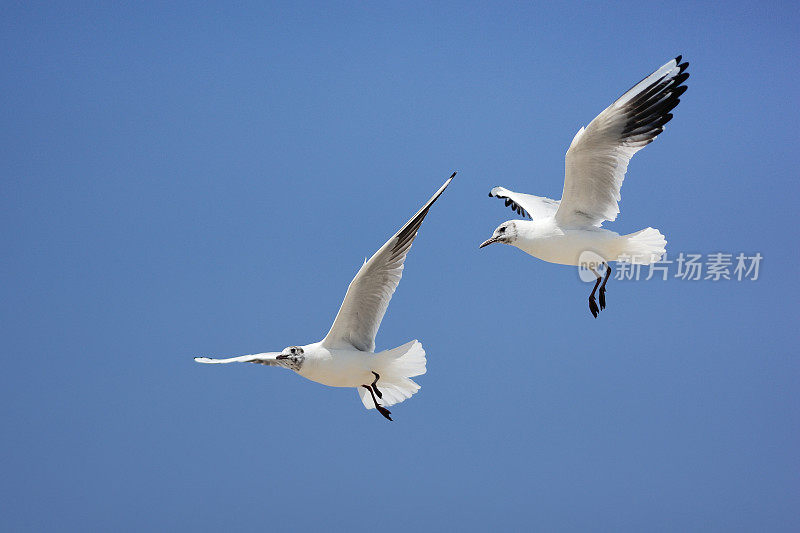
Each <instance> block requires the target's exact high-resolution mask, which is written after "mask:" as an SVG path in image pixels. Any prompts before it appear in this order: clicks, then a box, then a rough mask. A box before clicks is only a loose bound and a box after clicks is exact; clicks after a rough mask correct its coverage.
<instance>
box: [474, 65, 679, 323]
mask: <svg viewBox="0 0 800 533" xmlns="http://www.w3.org/2000/svg"><path fill="white" fill-rule="evenodd" d="M688 66H689V63H681V56H678V57H676V58H675V59H673V60H671V61H668V62H667V63H665V64H664V65H662V66H661V67H660V68H658V69H657V70H656V71H655V72H653V73H652V74H650V75H649V76H647V77H645V78H644V79H643V80H642V81H640V82H639V83H637V84H636V85H634V86H633V87H632V88H631V89H629V90H628V91H627V92H625V93H624V94H623V95H622V96H621V97H619V98H618V99H617V100H616V101H615V102H614V103H613V104H611V105H610V106H609V107H607V108H606V109H605V110H604V111H603V112H602V113H600V114H599V115H598V116H597V117H596V118H595V119H594V120H592V121H591V122H590V123H589V125H588V126H586V127H585V128H581V129H580V130H579V131H578V133H577V134H575V137H574V138H573V139H572V143H570V146H569V149H568V150H567V154H566V158H565V176H564V190H563V192H562V195H561V200H552V199H550V198H545V197H541V196H534V195H531V194H523V193H518V192H514V191H510V190H508V189H505V188H503V187H495V188H493V189H492V190H491V191H490V192H489V196H492V197H497V198H501V199H503V200H505V204H506V206H510V207H511V209H512V210H514V211H515V212H516V213H518V214H519V215H522V216H524V217H528V218H529V219H530V220H509V221H506V222H504V223H503V224H501V225H500V226H498V227H497V229H496V230H495V231H494V233H493V234H492V236H491V237H490V238H489V239H487V240H486V241H484V242H483V243H482V244H481V246H480V247H481V248H483V247H485V246H488V245H489V244H492V243H503V244H508V245H511V246H514V247H516V248H519V249H520V250H522V251H523V252H525V253H527V254H530V255H532V256H534V257H537V258H539V259H542V260H544V261H547V262H550V263H557V264H560V265H573V266H587V265H586V264H585V261H586V257H587V256H586V255H584V254H585V253H586V252H592V254H596V255H590V256H589V257H592V258H594V257H598V256H599V261H598V264H597V265H591V264H590V265H588V266H589V268H590V269H591V270H592V271H593V272H594V274H595V276H596V278H597V280H596V282H595V286H594V288H593V289H592V293H591V294H590V296H589V310H590V311H591V313H592V315H594V316H595V317H597V315H598V313H599V311H600V309H604V308H605V291H606V283H607V282H608V277H609V275H610V273H611V266H610V265H609V262H611V261H627V262H630V263H633V264H642V265H647V264H650V263H654V262H656V261H658V260H659V259H660V258H661V256H662V255H663V254H664V253H666V244H667V241H666V239H665V238H664V235H662V234H661V232H660V231H658V230H657V229H653V228H650V227H648V228H645V229H643V230H640V231H637V232H635V233H631V234H628V235H620V234H618V233H616V232H614V231H611V230H608V229H605V228H601V227H600V226H601V225H602V224H603V222H605V221H613V220H615V219H616V218H617V214H619V205H618V202H619V201H620V189H621V187H622V181H623V180H624V178H625V172H626V171H627V169H628V163H629V161H630V160H631V158H632V157H633V155H634V154H635V153H636V152H638V151H639V150H641V149H642V148H644V147H645V146H646V145H648V144H649V143H651V142H652V141H653V140H655V138H656V137H657V136H658V135H659V134H660V133H661V132H662V131H663V130H664V125H665V124H666V123H667V122H669V121H670V120H671V119H672V114H671V113H670V111H671V110H672V109H674V108H675V106H677V105H678V103H679V102H680V96H681V95H682V94H683V93H684V92H685V91H686V86H685V85H683V83H684V81H686V79H687V78H688V77H689V74H688V73H687V72H685V71H686V68H687V67H688ZM603 265H604V268H605V278H604V279H603V278H602V276H601V272H599V271H598V268H600V267H602V266H603ZM601 280H602V286H601V287H600V306H599V308H598V306H597V303H596V301H595V292H596V291H597V288H598V286H599V285H600V282H601Z"/></svg>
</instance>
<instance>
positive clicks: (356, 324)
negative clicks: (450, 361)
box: [195, 172, 456, 420]
mask: <svg viewBox="0 0 800 533" xmlns="http://www.w3.org/2000/svg"><path fill="white" fill-rule="evenodd" d="M455 175H456V174H455V172H454V173H453V175H452V176H450V178H449V179H448V180H447V181H445V183H444V185H442V186H441V187H440V188H439V190H438V191H436V193H435V194H434V195H433V196H432V197H431V198H430V199H429V200H428V202H427V203H426V204H425V205H423V206H422V208H421V209H420V210H419V211H417V213H416V214H415V215H414V216H413V217H412V218H411V219H410V220H409V221H408V222H407V223H406V224H405V225H404V226H403V227H402V228H401V229H400V230H399V231H398V232H397V233H396V234H394V235H393V236H392V237H391V238H390V239H389V240H388V241H387V242H386V243H385V244H384V245H383V246H382V247H381V248H380V249H379V250H378V251H377V252H375V254H374V255H373V256H372V257H371V258H370V259H369V260H368V261H364V264H363V265H362V267H361V269H360V270H359V271H358V273H357V274H356V276H355V278H353V281H352V282H350V286H349V287H348V289H347V294H345V297H344V301H343V302H342V305H341V307H340V309H339V313H338V314H337V315H336V319H335V320H334V322H333V325H332V326H331V329H330V331H329V332H328V334H327V335H326V336H325V338H324V339H322V340H321V341H319V342H314V343H311V344H305V345H300V346H289V347H287V348H285V349H284V350H283V351H281V352H264V353H258V354H253V355H242V356H238V357H230V358H226V359H212V358H208V357H195V361H197V362H198V363H209V364H219V363H237V362H242V363H257V364H261V365H266V366H277V367H283V368H288V369H290V370H293V371H295V372H297V373H298V374H300V375H301V376H303V377H304V378H306V379H309V380H311V381H315V382H317V383H321V384H323V385H328V386H330V387H354V388H357V389H358V392H359V395H360V397H361V401H362V403H363V404H364V407H366V408H367V409H373V408H375V409H378V411H379V412H380V413H381V414H382V415H383V416H384V417H386V418H387V419H389V420H391V417H390V416H389V415H390V414H391V413H390V411H389V410H388V409H386V406H390V405H394V404H396V403H399V402H402V401H403V400H405V399H407V398H410V397H411V396H412V395H413V394H414V393H416V392H417V391H418V390H419V388H420V387H419V385H417V383H415V382H414V381H413V380H412V379H411V378H412V377H415V376H419V375H422V374H424V373H425V371H426V368H425V365H426V359H425V350H423V348H422V344H420V343H419V341H416V340H413V341H411V342H407V343H406V344H403V345H402V346H398V347H397V348H393V349H391V350H384V351H382V352H377V353H376V352H375V335H376V334H377V332H378V328H379V326H380V323H381V321H382V320H383V315H384V314H385V313H386V308H387V307H388V305H389V301H390V300H391V298H392V294H393V293H394V291H395V289H396V288H397V285H398V284H399V282H400V278H401V277H402V275H403V269H404V263H405V259H406V256H407V255H408V252H409V250H410V249H411V245H412V243H413V241H414V239H415V238H416V236H417V232H418V231H419V228H420V226H421V225H422V221H423V220H424V219H425V216H426V215H427V214H428V210H429V209H430V208H431V206H432V205H433V203H434V202H435V201H436V200H437V199H438V198H439V196H440V195H441V194H442V193H443V192H444V190H445V189H446V188H447V186H448V185H449V184H450V182H451V181H452V180H453V177H455ZM379 400H380V402H379Z"/></svg>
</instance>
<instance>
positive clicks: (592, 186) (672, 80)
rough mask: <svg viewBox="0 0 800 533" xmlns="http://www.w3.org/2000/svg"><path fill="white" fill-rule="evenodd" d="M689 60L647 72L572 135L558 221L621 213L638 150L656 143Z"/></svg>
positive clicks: (590, 220)
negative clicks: (627, 174) (628, 173)
mask: <svg viewBox="0 0 800 533" xmlns="http://www.w3.org/2000/svg"><path fill="white" fill-rule="evenodd" d="M688 66H689V63H681V56H678V57H676V58H675V59H673V60H672V61H670V62H668V63H666V64H665V65H664V66H662V67H661V68H659V69H658V70H656V71H655V72H653V73H652V74H650V75H649V76H647V77H646V78H645V79H643V80H642V81H640V82H639V83H637V84H636V85H634V86H633V87H632V88H631V89H630V90H629V91H627V92H626V93H625V94H623V95H622V96H621V97H619V99H618V100H617V101H616V102H614V103H613V104H611V105H610V106H609V107H607V108H606V109H605V110H604V111H603V112H602V113H600V114H599V115H597V117H596V118H595V119H594V120H593V121H591V122H590V123H589V125H588V126H587V127H586V128H585V129H584V128H581V129H580V131H578V133H577V134H576V135H575V138H574V139H572V143H571V144H570V145H569V149H568V150H567V156H566V165H565V167H566V168H565V177H564V192H563V194H562V196H561V206H560V207H559V208H558V211H557V212H556V221H557V222H558V223H559V224H560V225H562V226H589V225H592V226H600V224H602V223H603V221H604V220H614V219H615V218H617V213H619V205H618V204H617V202H619V200H620V195H619V190H620V188H621V187H622V180H623V179H624V178H625V171H626V170H627V169H628V162H629V161H630V160H631V157H633V154H635V153H636V152H638V151H639V150H641V149H642V148H644V147H645V146H646V145H648V144H650V143H651V142H653V140H654V139H655V138H656V136H657V135H658V134H659V133H661V132H662V131H664V125H665V124H666V123H667V122H669V121H670V119H671V118H672V114H671V113H670V111H671V110H672V109H673V108H674V107H675V106H676V105H678V102H680V99H679V97H680V95H682V94H683V93H684V91H686V86H685V85H681V84H682V83H683V82H684V81H686V78H688V77H689V73H688V72H684V71H685V70H686V67H688Z"/></svg>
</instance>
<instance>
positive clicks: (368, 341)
mask: <svg viewBox="0 0 800 533" xmlns="http://www.w3.org/2000/svg"><path fill="white" fill-rule="evenodd" d="M455 175H456V173H455V172H453V175H452V176H450V178H449V179H448V180H447V181H446V182H445V183H444V185H442V186H441V187H440V188H439V190H438V191H436V193H435V194H434V195H433V196H432V197H431V198H430V200H428V201H427V202H426V203H425V205H423V206H422V208H421V209H420V210H419V211H417V213H416V214H415V215H414V216H413V217H411V219H410V220H409V221H408V222H406V224H405V225H404V226H403V227H402V228H400V231H398V232H397V233H395V234H394V235H393V236H392V238H390V239H389V240H388V241H386V244H384V245H383V246H381V248H380V249H379V250H378V251H377V252H375V254H374V255H373V256H372V257H371V258H370V259H369V261H367V262H365V263H364V265H363V266H362V267H361V269H359V271H358V273H357V274H356V276H355V277H354V278H353V281H351V282H350V286H349V287H348V289H347V294H345V297H344V301H343V302H342V306H341V308H339V313H338V314H337V315H336V319H335V320H334V321H333V326H331V330H330V331H329V332H328V335H327V336H326V337H325V338H324V339H323V340H322V344H323V346H325V347H327V348H345V349H346V348H350V349H352V348H356V349H358V350H363V351H367V352H372V351H374V350H375V335H376V334H377V333H378V327H380V325H381V320H383V315H384V314H385V313H386V308H387V307H388V306H389V301H390V300H391V299H392V295H393V294H394V291H395V289H397V285H398V284H399V283H400V278H401V277H402V276H403V267H404V262H405V260H406V256H407V255H408V251H409V250H410V249H411V245H412V243H413V242H414V238H415V237H416V236H417V232H418V231H419V228H420V226H421V225H422V221H423V220H425V216H426V215H427V214H428V210H430V208H431V206H432V205H433V203H434V202H435V201H436V199H437V198H439V196H441V194H442V193H443V192H444V190H445V189H446V188H447V186H448V185H450V182H451V181H452V180H453V178H454V177H455Z"/></svg>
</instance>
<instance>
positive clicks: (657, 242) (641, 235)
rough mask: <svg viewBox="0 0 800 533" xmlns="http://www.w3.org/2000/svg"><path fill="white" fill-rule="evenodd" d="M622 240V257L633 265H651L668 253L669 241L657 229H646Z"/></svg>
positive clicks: (625, 236)
mask: <svg viewBox="0 0 800 533" xmlns="http://www.w3.org/2000/svg"><path fill="white" fill-rule="evenodd" d="M622 238H623V239H624V242H623V243H622V251H621V252H620V256H625V257H623V259H624V260H626V261H628V262H631V263H633V264H637V265H649V264H650V263H655V262H657V261H658V260H659V259H661V256H663V255H664V254H665V253H667V249H666V246H667V239H666V238H664V236H663V235H662V234H661V232H660V231H658V230H657V229H653V228H645V229H643V230H640V231H637V232H636V233H630V234H628V235H623V236H622Z"/></svg>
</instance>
